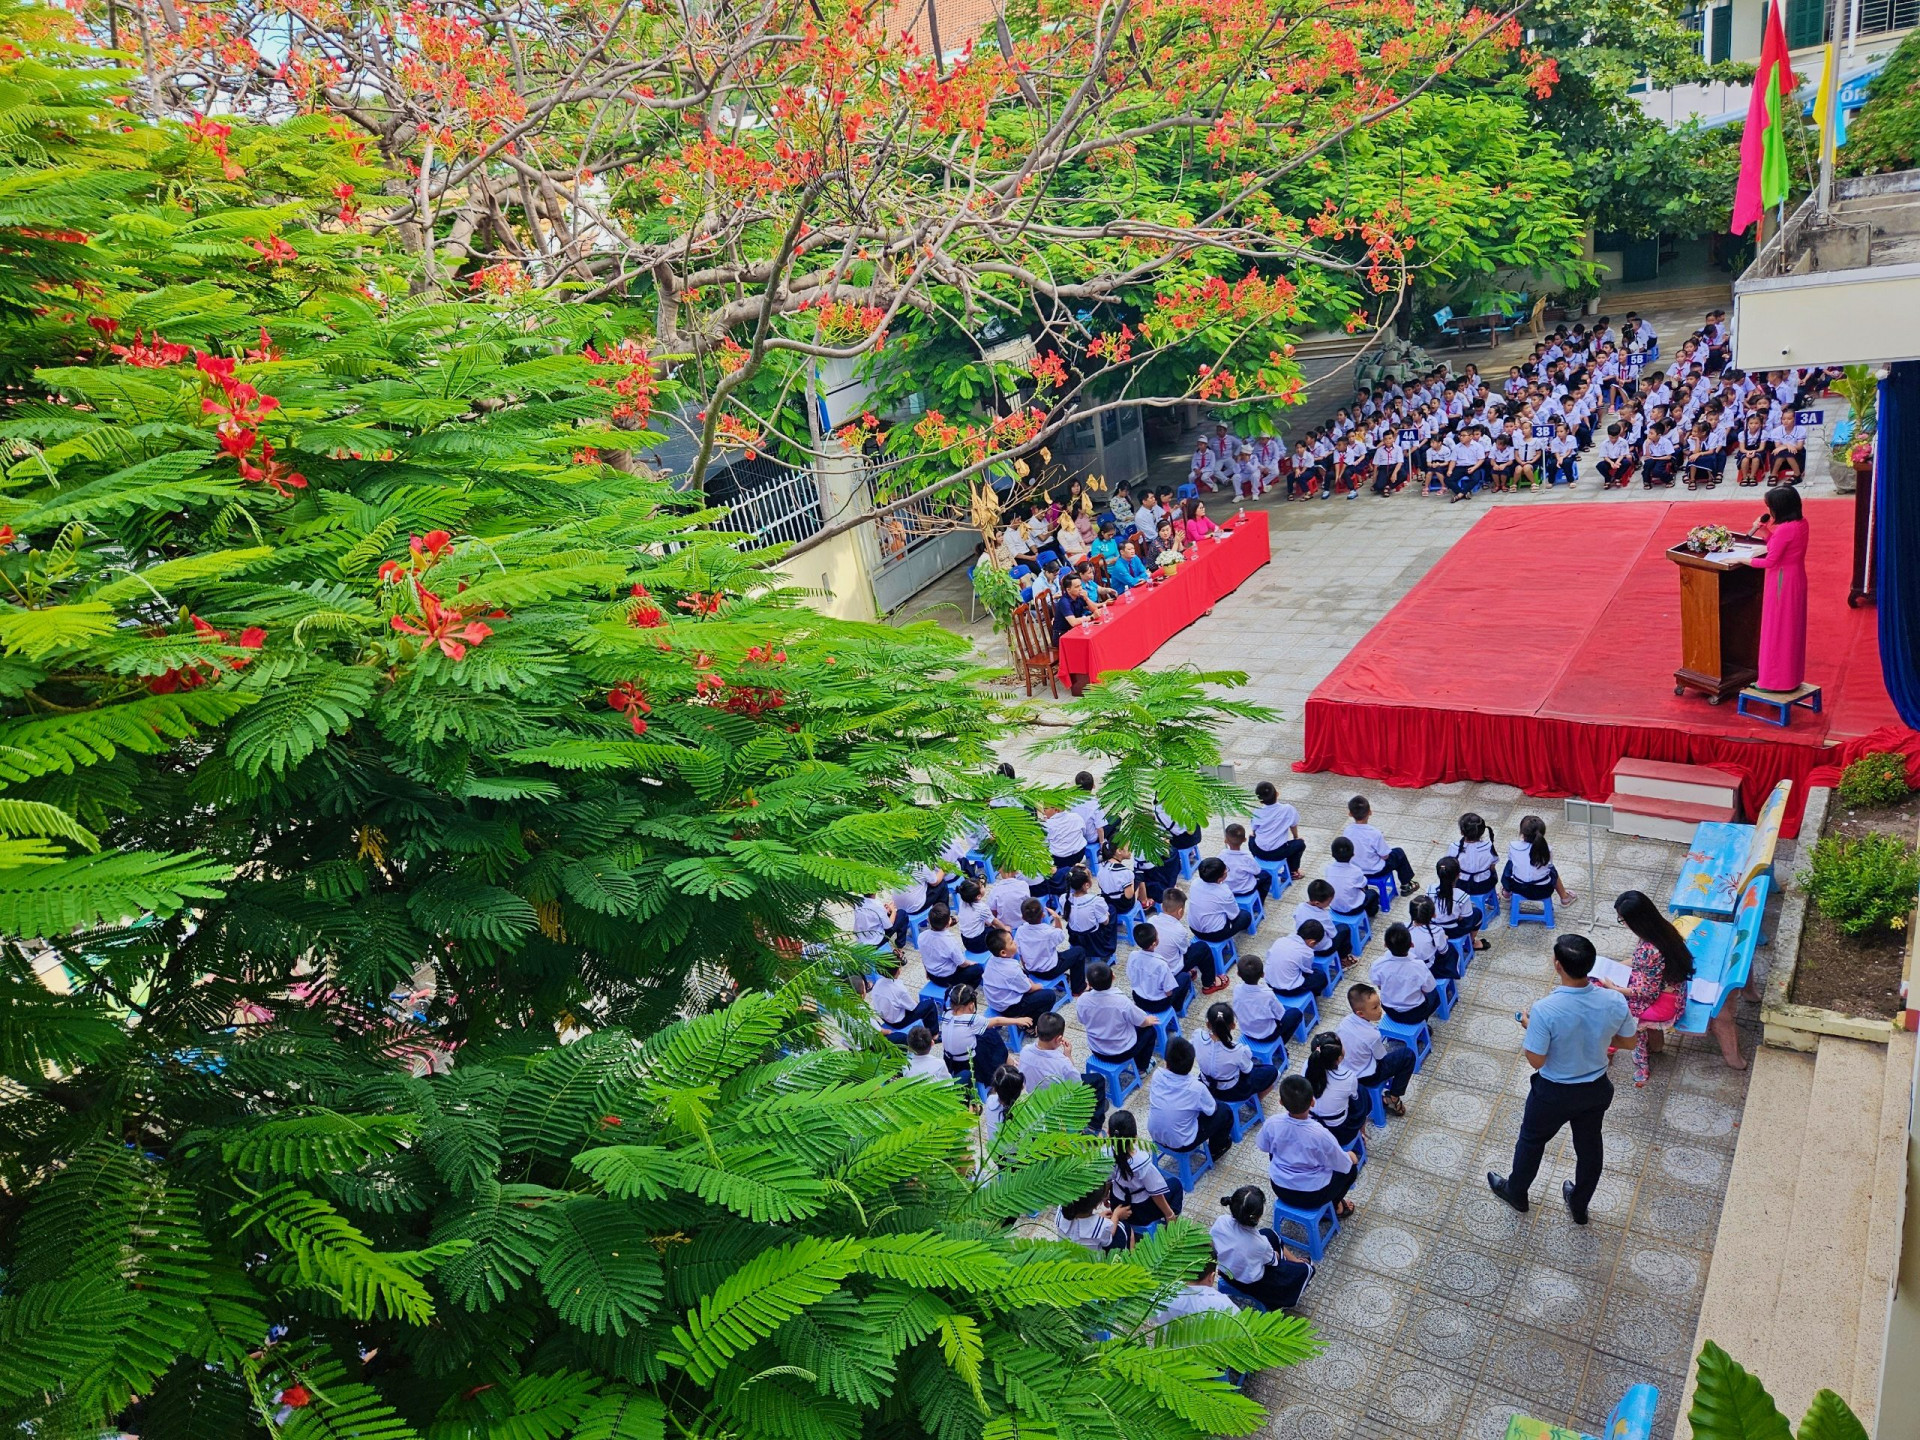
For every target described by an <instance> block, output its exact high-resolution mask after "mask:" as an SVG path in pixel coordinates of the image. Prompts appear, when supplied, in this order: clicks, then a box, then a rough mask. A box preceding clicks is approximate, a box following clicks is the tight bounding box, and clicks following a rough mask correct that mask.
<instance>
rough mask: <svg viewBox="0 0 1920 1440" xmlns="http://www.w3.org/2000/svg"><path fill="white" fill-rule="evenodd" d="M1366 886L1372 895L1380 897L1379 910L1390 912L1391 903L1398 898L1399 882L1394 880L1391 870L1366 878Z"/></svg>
mask: <svg viewBox="0 0 1920 1440" xmlns="http://www.w3.org/2000/svg"><path fill="white" fill-rule="evenodd" d="M1367 884H1368V885H1370V886H1371V887H1372V888H1373V893H1374V894H1376V895H1378V896H1379V897H1380V908H1381V910H1383V911H1385V910H1391V909H1392V908H1393V902H1394V901H1396V900H1398V899H1399V898H1400V882H1399V880H1397V879H1395V878H1394V874H1393V872H1392V871H1391V870H1382V871H1381V872H1380V873H1379V874H1378V875H1369V876H1367Z"/></svg>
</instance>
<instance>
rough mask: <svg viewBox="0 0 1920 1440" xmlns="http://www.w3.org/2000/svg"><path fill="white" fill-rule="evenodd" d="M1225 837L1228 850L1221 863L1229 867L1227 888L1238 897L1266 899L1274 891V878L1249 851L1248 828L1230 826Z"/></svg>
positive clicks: (1224, 853)
mask: <svg viewBox="0 0 1920 1440" xmlns="http://www.w3.org/2000/svg"><path fill="white" fill-rule="evenodd" d="M1225 836H1226V842H1227V848H1226V850H1225V851H1224V852H1222V854H1221V856H1220V863H1221V864H1223V865H1225V866H1226V867H1227V888H1228V889H1229V890H1231V891H1233V893H1234V895H1235V896H1236V897H1239V896H1244V895H1258V896H1259V897H1260V898H1261V899H1262V900H1264V899H1266V898H1267V895H1268V893H1269V892H1270V891H1271V890H1272V889H1273V876H1271V875H1269V874H1268V873H1267V872H1266V871H1264V870H1262V869H1261V868H1260V862H1259V861H1258V860H1256V859H1254V858H1253V854H1252V852H1251V851H1249V850H1248V849H1247V830H1246V827H1245V826H1244V825H1240V824H1233V825H1229V826H1227V828H1226V831H1225Z"/></svg>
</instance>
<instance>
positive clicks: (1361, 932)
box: [1329, 910, 1373, 955]
mask: <svg viewBox="0 0 1920 1440" xmlns="http://www.w3.org/2000/svg"><path fill="white" fill-rule="evenodd" d="M1329 913H1330V914H1331V915H1332V916H1333V923H1334V924H1335V925H1338V926H1339V927H1340V928H1341V929H1342V930H1344V931H1346V932H1347V938H1348V939H1349V940H1350V941H1351V942H1352V944H1353V953H1354V954H1355V955H1358V954H1359V953H1360V952H1361V951H1363V950H1365V949H1366V948H1367V942H1368V941H1369V940H1371V939H1373V922H1372V921H1371V920H1369V919H1368V918H1367V912H1366V911H1364V910H1355V911H1353V912H1352V913H1351V914H1347V915H1343V914H1341V913H1340V912H1339V911H1338V910H1334V911H1331V912H1329Z"/></svg>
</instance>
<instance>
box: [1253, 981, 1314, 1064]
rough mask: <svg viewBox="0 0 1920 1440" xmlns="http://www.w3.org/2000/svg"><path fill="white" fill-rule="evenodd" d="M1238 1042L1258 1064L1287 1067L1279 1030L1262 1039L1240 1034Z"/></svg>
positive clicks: (1285, 1048) (1285, 1052)
mask: <svg viewBox="0 0 1920 1440" xmlns="http://www.w3.org/2000/svg"><path fill="white" fill-rule="evenodd" d="M1307 998H1308V999H1312V998H1313V997H1312V996H1311V995H1309V996H1308V997H1307ZM1316 1018H1318V1017H1316ZM1294 1033H1295V1034H1296V1035H1297V1034H1299V1033H1300V1032H1299V1031H1297V1030H1296V1031H1295V1032H1294ZM1240 1043H1241V1044H1242V1045H1245V1046H1246V1047H1247V1049H1249V1050H1251V1051H1252V1052H1253V1058H1254V1059H1255V1060H1257V1061H1258V1062H1259V1063H1260V1064H1262V1065H1271V1066H1273V1067H1274V1069H1276V1070H1285V1069H1286V1068H1287V1042H1286V1041H1285V1040H1283V1039H1281V1038H1280V1032H1279V1031H1278V1030H1275V1031H1274V1032H1273V1034H1271V1035H1269V1036H1268V1037H1267V1038H1266V1039H1264V1040H1249V1039H1248V1038H1247V1037H1246V1036H1245V1035H1242V1036H1241V1037H1240Z"/></svg>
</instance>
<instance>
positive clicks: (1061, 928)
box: [1013, 899, 1087, 995]
mask: <svg viewBox="0 0 1920 1440" xmlns="http://www.w3.org/2000/svg"><path fill="white" fill-rule="evenodd" d="M1013 944H1014V948H1015V949H1016V950H1017V951H1019V953H1020V963H1021V964H1022V965H1024V966H1026V967H1027V974H1029V975H1031V976H1032V977H1033V978H1034V979H1035V980H1039V981H1042V982H1044V981H1048V980H1058V979H1060V978H1061V977H1062V976H1063V975H1064V976H1065V977H1066V980H1067V985H1068V988H1069V989H1071V990H1072V991H1073V993H1074V994H1075V995H1078V994H1079V993H1080V992H1081V991H1082V990H1084V989H1086V988H1087V952H1086V951H1084V950H1082V949H1081V948H1080V947H1079V946H1078V945H1075V944H1074V943H1073V942H1072V941H1070V940H1069V939H1067V927H1066V922H1065V921H1063V920H1062V919H1061V918H1060V917H1059V916H1058V915H1050V914H1048V913H1047V907H1046V906H1045V905H1043V904H1041V903H1040V902H1039V901H1038V900H1035V899H1029V900H1028V901H1027V903H1026V904H1025V905H1022V906H1021V907H1020V928H1019V929H1017V930H1015V931H1014V932H1013Z"/></svg>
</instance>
